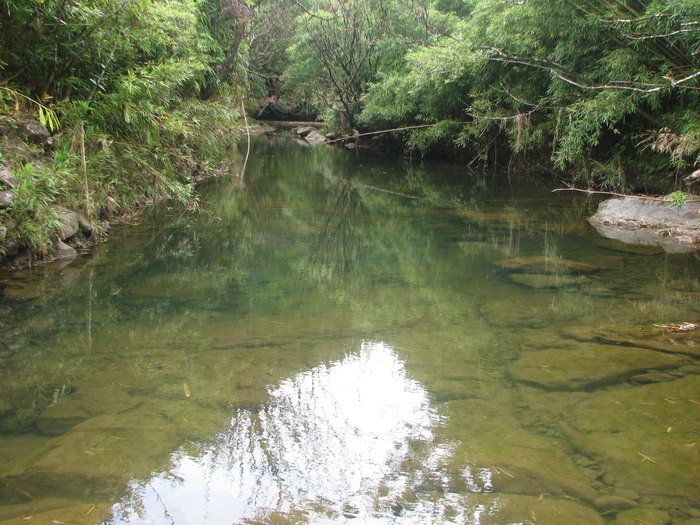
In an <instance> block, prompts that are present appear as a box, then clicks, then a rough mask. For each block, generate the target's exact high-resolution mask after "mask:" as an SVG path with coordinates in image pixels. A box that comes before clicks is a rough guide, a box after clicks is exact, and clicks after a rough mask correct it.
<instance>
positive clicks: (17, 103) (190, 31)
mask: <svg viewBox="0 0 700 525" xmlns="http://www.w3.org/2000/svg"><path fill="white" fill-rule="evenodd" d="M234 4H235V5H244V4H240V3H237V2H236V0H225V1H224V0H222V1H221V2H208V1H207V2H205V1H203V0H149V1H144V0H119V1H118V2H112V1H108V0H85V1H83V2H72V1H70V0H26V1H22V2H17V1H14V0H3V1H2V2H0V12H1V14H0V116H2V123H3V127H6V126H5V122H7V125H8V126H9V127H13V126H14V127H15V128H17V130H18V131H19V129H20V124H21V123H22V121H24V120H26V118H27V117H26V114H27V111H32V112H35V113H36V115H37V117H38V120H39V121H40V122H41V123H42V124H43V125H44V126H45V127H46V128H47V129H48V130H49V131H50V132H56V131H57V130H58V127H59V119H60V127H61V134H59V135H57V136H55V137H54V140H53V146H52V148H51V150H50V151H48V150H47V153H49V155H48V156H46V157H43V154H44V151H43V150H42V149H41V148H36V149H37V151H32V152H31V153H29V152H30V150H32V148H33V147H32V146H31V145H28V144H26V145H23V148H24V149H25V150H26V151H27V152H28V153H27V154H26V155H25V157H26V159H25V161H24V162H23V163H22V164H20V162H21V161H22V160H23V159H21V158H19V159H14V158H13V155H11V154H10V155H8V158H7V162H8V164H9V165H10V167H15V168H16V169H17V170H18V174H19V176H20V178H21V181H22V183H21V185H20V187H19V188H18V189H17V191H16V192H15V201H14V202H13V205H12V206H11V207H10V208H9V210H7V211H6V212H3V218H11V219H12V220H13V221H14V222H15V223H16V224H17V227H16V228H13V229H12V235H13V236H14V237H15V240H16V241H18V243H19V244H21V245H25V246H28V247H29V248H30V249H31V251H32V252H34V253H40V254H44V253H47V252H49V251H50V249H51V240H52V235H53V234H52V233H51V228H50V226H51V221H52V220H54V217H53V216H52V215H51V211H50V210H51V207H50V204H52V203H54V204H55V203H61V204H64V205H67V206H69V207H71V208H74V209H80V210H82V211H83V212H84V213H85V214H86V215H88V216H90V217H91V218H92V217H100V218H106V217H107V216H109V215H111V214H113V213H118V212H120V211H124V212H125V211H128V210H130V209H132V208H133V207H135V206H140V205H143V204H146V203H149V202H154V201H156V200H160V199H163V198H172V199H177V200H179V201H181V202H183V203H184V204H186V205H189V206H194V205H195V202H196V201H195V194H194V185H193V182H192V177H193V176H195V175H197V176H201V175H202V174H204V173H206V172H212V171H217V172H219V171H221V172H223V171H226V169H227V167H226V166H227V164H228V159H226V158H225V157H226V152H227V151H228V150H229V148H230V146H231V144H233V143H234V142H235V137H236V135H237V130H236V129H235V128H236V121H237V119H238V117H239V116H238V111H237V110H231V108H232V107H235V108H237V107H238V102H237V101H234V100H232V99H231V98H230V95H229V94H230V93H234V92H235V91H236V89H237V88H236V86H232V85H230V84H227V81H229V80H231V79H232V78H233V76H232V74H231V72H232V71H233V64H234V62H236V61H237V59H238V58H239V56H238V55H239V47H238V46H236V47H235V49H234V48H233V47H232V46H233V44H234V41H235V39H236V38H237V36H236V35H239V36H240V32H238V33H236V31H237V30H238V29H240V28H241V27H243V25H244V22H245V20H244V19H241V18H236V16H233V15H232V14H231V13H232V11H231V9H232V6H233V5H234ZM246 12H247V11H246ZM241 24H243V25H241ZM234 33H235V34H234ZM227 46H228V47H227ZM241 49H243V47H242V48H241ZM224 75H226V77H227V78H223V76H224ZM212 86H215V89H212ZM215 92H216V94H217V96H218V98H217V100H216V101H211V102H207V103H204V102H201V101H200V100H199V99H200V96H201V95H202V94H204V93H206V95H207V97H211V96H212V95H213V94H214V93H215ZM17 134H18V133H17ZM0 146H1V145H0ZM11 150H12V148H10V149H8V151H11Z"/></svg>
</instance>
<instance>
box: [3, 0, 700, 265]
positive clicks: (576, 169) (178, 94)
mask: <svg viewBox="0 0 700 525" xmlns="http://www.w3.org/2000/svg"><path fill="white" fill-rule="evenodd" d="M246 114H247V115H248V116H252V117H258V118H287V119H300V118H303V119H320V120H323V121H324V123H325V126H326V128H327V130H329V131H333V132H336V133H338V134H339V135H340V136H345V137H350V138H351V139H352V140H357V138H358V137H363V136H366V137H368V138H367V139H365V140H366V141H370V140H373V141H374V142H375V145H381V146H383V147H392V148H394V149H398V150H401V152H404V153H406V154H410V155H411V156H413V157H422V156H429V155H446V154H447V155H450V156H455V157H458V158H462V159H464V161H465V164H469V165H470V166H482V167H483V166H491V167H494V166H500V167H504V168H505V167H508V168H509V169H512V168H517V169H518V170H521V171H522V170H526V169H527V168H529V169H530V170H538V171H540V172H548V173H556V175H557V176H559V177H560V178H561V179H562V180H564V181H566V182H567V183H569V184H574V185H578V186H580V187H585V188H597V189H603V190H611V191H618V192H645V193H656V194H659V193H661V194H670V195H671V196H673V197H672V198H673V199H674V200H675V201H677V202H679V203H680V202H682V200H683V199H684V198H685V195H686V194H685V193H683V192H682V191H679V190H684V189H686V188H685V187H684V186H683V182H682V181H683V178H684V177H687V176H688V174H689V173H691V172H693V171H694V170H695V169H696V168H698V167H700V2H698V1H697V0H258V1H252V0H246V1H244V0H117V1H114V0H0V185H2V186H3V187H2V188H0V190H2V191H0V224H2V226H0V257H1V256H4V257H6V258H9V257H16V255H17V254H18V253H25V254H28V256H29V257H34V258H36V257H44V256H47V255H50V254H51V253H52V251H53V250H54V249H55V245H56V244H55V243H56V235H57V233H56V228H57V227H58V226H59V224H60V222H61V217H60V216H61V210H62V209H63V208H60V207H57V205H60V206H62V207H65V208H70V209H71V210H75V211H78V212H80V213H81V215H82V217H83V218H84V219H86V220H87V221H88V222H90V223H91V224H92V225H94V231H95V232H96V233H97V235H98V236H99V234H100V233H101V230H104V229H106V228H107V225H108V219H109V218H110V217H113V216H114V215H117V214H120V213H125V212H128V211H129V210H133V209H134V208H135V207H138V206H141V205H143V204H148V203H150V202H154V201H156V200H159V199H162V198H175V199H178V200H180V201H181V202H183V203H184V204H186V205H190V206H196V194H195V189H194V188H195V185H194V183H195V181H196V180H197V179H198V178H200V177H204V176H207V175H211V174H216V173H236V170H237V169H240V167H237V166H232V165H231V157H230V151H231V147H232V146H233V145H234V144H235V142H236V140H237V138H238V137H239V136H240V135H241V126H242V117H244V116H245V115H246ZM35 120H36V122H35ZM39 124H41V125H39ZM395 129H398V131H393V132H391V133H386V134H384V133H378V134H373V133H374V132H378V131H383V130H395ZM365 134H366V135H365ZM369 137H374V139H370V138H369ZM378 137H379V139H378ZM91 228H93V227H92V226H91ZM30 260H31V259H30Z"/></svg>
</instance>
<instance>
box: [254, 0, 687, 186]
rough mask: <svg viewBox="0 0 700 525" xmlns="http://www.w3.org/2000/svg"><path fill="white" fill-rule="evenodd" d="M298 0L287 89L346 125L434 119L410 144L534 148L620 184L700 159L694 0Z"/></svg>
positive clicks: (593, 180)
mask: <svg viewBox="0 0 700 525" xmlns="http://www.w3.org/2000/svg"><path fill="white" fill-rule="evenodd" d="M275 3H279V2H278V1H277V0H262V1H261V2H260V6H268V5H271V4H275ZM292 3H293V4H294V5H295V6H296V10H295V11H289V12H288V15H287V16H289V17H290V22H291V24H290V25H291V26H292V27H294V28H295V31H294V33H293V34H291V35H289V34H288V35H285V37H284V38H285V39H287V41H288V46H286V53H285V58H284V60H285V67H284V68H283V70H282V71H281V72H280V73H279V74H278V76H277V78H278V80H279V83H278V84H277V86H276V91H275V93H274V96H275V97H276V99H277V100H279V101H280V102H281V103H283V104H286V106H287V107H291V108H293V107H295V106H299V105H301V104H304V105H306V106H307V107H308V106H311V107H313V108H314V111H315V113H316V114H317V115H319V116H320V117H322V118H323V119H325V120H326V122H328V123H331V124H332V125H334V126H336V127H337V128H338V129H339V130H341V131H349V132H350V131H353V130H355V131H358V132H361V131H374V130H380V129H389V128H396V127H410V126H413V125H419V124H432V126H430V127H423V128H420V129H413V130H410V131H406V132H405V133H403V134H402V138H403V141H404V143H405V145H406V147H407V148H408V149H411V150H414V151H418V152H421V153H430V152H431V151H436V150H438V151H444V150H445V149H446V148H449V149H455V148H457V149H460V150H462V151H463V152H464V153H465V154H467V155H470V156H471V157H472V158H473V159H474V160H479V161H483V162H494V161H502V160H508V161H519V160H522V159H523V158H525V156H526V155H527V158H528V159H533V158H535V159H542V160H545V161H549V162H550V163H551V165H552V166H553V167H554V168H556V169H558V170H560V171H561V172H565V173H570V174H572V176H573V178H574V180H575V181H576V182H580V183H583V184H586V185H591V186H596V187H603V188H610V189H613V188H614V189H618V190H620V189H622V190H633V189H634V190H639V189H648V190H649V191H653V190H659V189H668V188H671V187H674V186H677V185H678V183H679V178H680V177H681V176H683V175H684V174H686V173H687V172H688V171H691V170H692V168H693V167H694V166H697V165H698V163H699V162H700V4H699V3H698V2H696V1H694V0H616V1H605V0H521V1H512V2H511V1H500V0H315V1H311V0H294V1H293V2H292ZM499 151H500V152H501V153H500V154H499Z"/></svg>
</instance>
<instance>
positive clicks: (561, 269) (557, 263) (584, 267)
mask: <svg viewBox="0 0 700 525" xmlns="http://www.w3.org/2000/svg"><path fill="white" fill-rule="evenodd" d="M496 266H497V267H498V268H500V269H501V270H507V271H509V272H518V273H533V274H547V275H552V274H562V273H563V274H580V273H594V272H596V271H598V268H597V267H596V266H593V265H592V264H586V263H582V262H578V261H571V260H569V259H564V258H562V257H547V256H544V255H534V256H528V257H517V258H515V259H506V260H503V261H498V262H497V263H496Z"/></svg>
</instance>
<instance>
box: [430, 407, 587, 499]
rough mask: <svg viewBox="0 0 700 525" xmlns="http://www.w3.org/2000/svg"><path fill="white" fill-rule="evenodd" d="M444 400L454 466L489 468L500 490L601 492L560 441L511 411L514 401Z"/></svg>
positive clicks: (459, 468) (568, 493) (571, 493)
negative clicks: (526, 424) (527, 425)
mask: <svg viewBox="0 0 700 525" xmlns="http://www.w3.org/2000/svg"><path fill="white" fill-rule="evenodd" d="M443 406H445V408H446V409H447V410H446V412H445V413H446V415H447V416H448V427H447V428H446V429H445V430H444V431H445V432H446V433H447V436H446V438H447V440H448V441H451V442H455V443H457V445H456V446H455V448H454V452H453V455H452V457H451V459H450V466H451V469H452V471H453V472H461V473H464V472H466V471H467V470H471V471H472V472H482V473H483V472H485V473H487V477H488V478H489V479H490V483H491V484H492V489H493V490H494V491H495V492H498V493H510V494H530V495H534V496H538V495H540V494H542V493H547V494H551V495H553V496H569V497H573V498H576V499H579V500H584V501H592V500H593V499H594V498H595V496H596V493H595V491H594V490H593V489H592V488H591V486H590V484H589V482H588V480H587V479H586V477H585V476H584V474H583V472H582V470H581V469H580V468H579V467H578V466H577V465H575V464H574V462H573V461H572V459H571V457H570V456H568V455H567V454H565V452H564V451H563V450H562V448H561V446H560V444H559V443H558V442H557V441H556V440H553V439H550V438H548V437H545V436H542V435H539V434H536V433H534V432H530V431H528V430H526V429H524V428H523V427H522V426H521V425H520V422H519V421H518V420H517V419H516V418H515V417H514V416H513V415H512V414H511V412H510V403H508V404H507V406H506V405H505V404H504V403H498V402H496V401H495V400H489V401H481V400H459V401H451V402H448V403H445V405H443ZM481 477H482V478H483V477H484V475H482V476H481ZM465 483H467V484H468V480H467V481H465Z"/></svg>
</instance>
